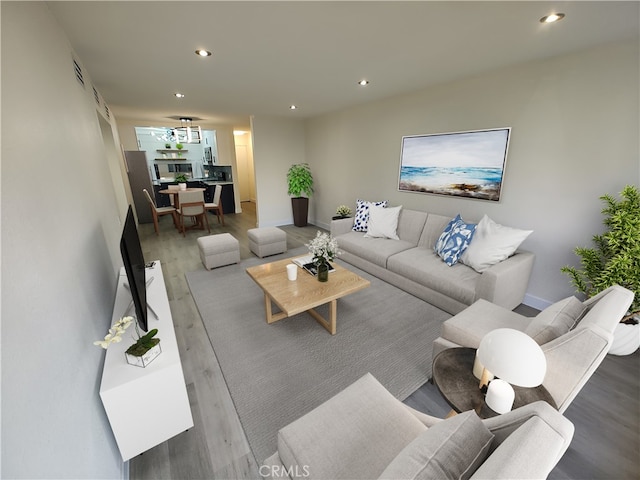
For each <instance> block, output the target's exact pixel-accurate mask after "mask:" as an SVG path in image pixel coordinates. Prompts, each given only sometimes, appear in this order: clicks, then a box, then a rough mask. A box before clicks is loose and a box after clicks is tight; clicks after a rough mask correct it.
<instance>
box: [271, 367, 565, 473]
mask: <svg viewBox="0 0 640 480" xmlns="http://www.w3.org/2000/svg"><path fill="white" fill-rule="evenodd" d="M573 432H574V427H573V424H572V423H571V422H570V421H569V420H568V419H566V418H565V417H563V416H562V414H560V413H559V412H557V411H556V410H554V409H553V408H551V407H550V406H549V405H548V404H547V403H544V402H536V403H532V404H529V405H527V406H525V407H522V408H519V409H516V410H513V411H511V412H509V413H507V414H504V415H501V416H499V417H494V418H490V419H487V420H480V419H479V418H478V416H477V415H476V414H475V412H473V411H468V412H464V413H462V414H460V415H456V416H454V417H451V418H448V419H446V420H442V419H439V418H435V417H431V416H429V415H425V414H423V413H421V412H418V411H416V410H413V409H412V408H410V407H408V406H406V405H404V404H403V403H402V402H400V401H399V400H397V399H396V398H395V397H393V395H391V394H390V393H389V392H388V391H387V390H386V389H385V388H384V387H383V386H382V385H381V384H380V383H379V382H378V381H377V380H376V379H375V378H374V377H373V376H372V375H371V374H367V375H365V376H364V377H362V378H361V379H360V380H358V381H356V382H355V383H353V384H352V385H350V386H349V387H347V388H346V389H344V390H343V391H342V392H340V393H338V394H337V395H336V396H334V397H333V398H331V399H329V400H328V401H326V402H325V403H323V404H322V405H320V406H319V407H317V408H316V409H314V410H312V411H311V412H309V413H307V414H306V415H304V416H303V417H301V418H299V419H298V420H296V421H295V422H293V423H291V424H289V425H288V426H286V427H284V428H283V429H281V430H280V431H279V432H278V450H277V452H276V453H274V454H273V455H272V456H271V457H269V458H268V459H266V460H265V461H264V463H263V465H262V466H261V467H260V474H261V475H262V476H264V477H267V478H307V479H335V480H338V479H354V480H355V479H375V478H385V479H402V478H412V479H413V478H492V479H513V478H520V479H523V478H545V477H546V476H547V475H548V474H549V472H550V471H551V470H552V469H553V468H554V466H555V465H556V464H557V463H558V461H559V460H560V458H561V457H562V455H563V454H564V452H565V451H566V450H567V448H568V447H569V444H570V443H571V439H572V437H573Z"/></svg>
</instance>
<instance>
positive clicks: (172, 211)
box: [142, 188, 178, 235]
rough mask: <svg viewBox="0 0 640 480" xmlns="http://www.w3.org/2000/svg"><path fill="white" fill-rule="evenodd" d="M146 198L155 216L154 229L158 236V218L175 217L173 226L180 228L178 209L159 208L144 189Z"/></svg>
mask: <svg viewBox="0 0 640 480" xmlns="http://www.w3.org/2000/svg"><path fill="white" fill-rule="evenodd" d="M142 191H143V192H144V196H145V197H147V201H148V202H149V207H151V215H152V216H153V228H154V229H155V230H156V235H160V231H159V228H158V217H161V216H162V215H171V216H172V217H173V225H174V226H175V227H176V228H178V217H177V215H176V209H175V208H173V207H157V206H156V202H155V201H154V200H153V198H152V197H151V195H150V194H149V192H148V191H147V189H146V188H143V189H142Z"/></svg>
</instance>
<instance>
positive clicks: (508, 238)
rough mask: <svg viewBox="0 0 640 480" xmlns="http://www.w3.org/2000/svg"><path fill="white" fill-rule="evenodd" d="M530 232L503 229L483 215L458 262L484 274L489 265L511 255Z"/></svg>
mask: <svg viewBox="0 0 640 480" xmlns="http://www.w3.org/2000/svg"><path fill="white" fill-rule="evenodd" d="M532 232H533V230H520V229H517V228H511V227H505V226H504V225H500V224H498V223H496V222H494V221H493V220H491V219H490V218H489V217H488V216H487V215H485V216H484V217H482V219H481V220H480V222H478V226H477V228H476V232H475V234H474V237H473V241H472V242H471V244H470V245H469V247H468V248H467V249H466V251H465V252H464V253H463V254H462V257H461V258H460V261H461V262H462V263H464V264H465V265H469V266H470V267H472V268H473V269H474V270H475V271H477V272H484V271H485V270H486V269H488V268H489V267H490V266H491V265H495V264H496V263H499V262H501V261H503V260H505V259H506V258H508V257H510V256H511V255H513V254H514V252H515V251H516V249H517V248H518V247H519V246H520V244H521V243H522V242H523V241H524V240H525V239H526V238H527V237H528V236H529V235H531V233H532Z"/></svg>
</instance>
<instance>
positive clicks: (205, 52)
mask: <svg viewBox="0 0 640 480" xmlns="http://www.w3.org/2000/svg"><path fill="white" fill-rule="evenodd" d="M196 55H200V56H201V57H210V56H211V52H210V51H209V50H205V49H204V48H199V49H198V50H196Z"/></svg>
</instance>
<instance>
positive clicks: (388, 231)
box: [364, 205, 402, 240]
mask: <svg viewBox="0 0 640 480" xmlns="http://www.w3.org/2000/svg"><path fill="white" fill-rule="evenodd" d="M401 209H402V205H400V206H399V207H388V208H384V207H378V206H377V205H371V206H370V207H369V224H368V226H367V233H365V234H364V236H365V237H372V238H390V239H392V240H400V238H399V237H398V234H397V233H396V230H397V229H398V216H399V215H400V210H401Z"/></svg>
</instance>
